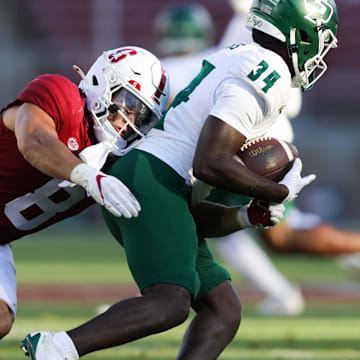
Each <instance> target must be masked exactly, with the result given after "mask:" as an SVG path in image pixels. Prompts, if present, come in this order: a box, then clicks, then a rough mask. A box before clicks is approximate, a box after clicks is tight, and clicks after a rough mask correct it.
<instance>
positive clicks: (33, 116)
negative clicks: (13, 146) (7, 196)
mask: <svg viewBox="0 0 360 360" xmlns="http://www.w3.org/2000/svg"><path fill="white" fill-rule="evenodd" d="M14 131H15V135H16V139H17V144H18V149H19V151H20V152H21V154H22V155H23V156H24V158H25V160H26V161H28V162H29V163H30V164H31V165H32V166H34V167H36V168H37V169H39V170H40V171H41V172H43V173H45V174H47V175H49V176H51V177H55V178H59V179H65V180H70V174H71V172H72V170H73V169H74V168H75V167H76V166H77V165H79V164H81V163H82V161H81V160H80V159H79V158H77V157H76V156H75V155H73V154H72V153H71V152H70V151H69V150H68V149H67V147H66V146H65V145H64V144H63V143H62V142H61V141H60V140H59V138H58V134H57V132H56V128H55V123H54V121H53V119H52V118H51V117H50V116H49V115H48V114H47V113H46V112H45V111H44V110H42V109H41V108H39V107H38V106H36V105H33V104H30V103H24V104H22V105H21V106H20V107H19V108H18V111H17V114H16V120H15V122H14Z"/></svg>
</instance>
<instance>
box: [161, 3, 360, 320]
mask: <svg viewBox="0 0 360 360" xmlns="http://www.w3.org/2000/svg"><path fill="white" fill-rule="evenodd" d="M230 4H231V6H232V8H233V10H234V15H233V17H232V19H231V20H230V22H229V24H228V26H227V28H226V30H225V32H224V35H223V36H222V38H221V40H220V42H219V45H218V46H215V45H214V39H215V34H214V26H213V21H212V17H211V15H210V13H209V12H208V11H207V10H206V8H204V7H203V6H201V5H199V4H194V3H185V4H178V5H173V6H169V7H167V8H165V9H164V10H163V11H162V12H161V13H160V14H159V15H158V16H157V18H156V21H155V25H154V33H155V36H156V38H157V40H158V43H157V44H158V52H159V53H160V54H162V55H163V56H164V57H163V58H162V61H163V63H164V65H165V67H166V69H167V71H168V73H169V76H170V82H171V86H170V98H173V97H174V96H175V95H176V94H177V93H178V92H179V91H180V90H181V89H183V88H184V87H185V86H187V85H188V84H189V83H190V81H191V80H192V78H193V77H194V75H195V74H197V73H198V72H199V70H200V68H201V62H202V59H204V58H205V57H206V56H207V54H209V53H211V52H214V51H216V50H217V49H218V48H222V47H226V46H230V45H232V44H233V43H237V42H252V37H251V32H250V31H249V30H248V29H247V28H246V26H245V16H246V13H247V10H248V8H249V7H250V4H251V1H249V0H231V1H230ZM301 104H302V99H301V92H300V90H299V89H292V92H291V97H290V102H289V104H288V105H287V107H286V108H285V109H284V112H283V113H282V114H281V115H280V118H279V120H278V121H277V123H276V125H275V126H274V128H273V129H272V130H271V132H270V133H269V135H271V136H274V137H278V138H282V139H284V140H286V141H289V142H292V141H293V138H294V134H293V129H292V126H291V123H290V121H289V119H291V118H294V117H296V116H297V115H298V114H299V112H300V109H301ZM210 199H211V200H215V199H216V200H217V201H219V202H222V203H226V204H228V205H230V204H235V203H236V202H238V203H239V201H244V199H239V198H238V197H236V196H235V197H234V195H231V194H225V193H224V192H221V191H219V190H217V191H215V193H213V194H212V196H211V197H210ZM256 237H261V238H262V239H263V240H265V242H266V243H267V244H268V245H269V246H270V247H271V248H273V249H274V250H275V251H280V252H284V253H286V252H288V253H291V252H305V253H311V254H316V255H326V256H327V255H338V254H348V253H354V252H359V251H360V247H359V246H360V235H359V234H357V233H353V232H345V231H342V230H338V229H336V228H335V227H333V226H331V225H329V224H324V223H323V222H322V221H321V219H320V218H319V217H318V216H317V215H315V214H304V213H302V212H301V211H300V210H298V209H296V208H295V207H294V206H293V205H292V206H291V208H290V209H288V211H287V218H286V221H283V222H282V223H281V224H280V225H278V226H276V227H273V228H271V229H267V230H265V231H262V232H259V231H255V230H243V231H239V232H237V233H234V234H231V235H228V236H226V237H224V238H222V239H221V240H220V239H218V241H215V242H213V244H216V246H217V248H218V251H219V253H220V255H221V256H222V257H223V259H224V260H225V261H226V262H228V263H230V264H231V266H232V267H233V268H234V269H236V270H238V271H239V272H240V273H241V274H242V275H244V276H245V278H246V279H247V280H249V281H250V282H251V283H252V284H253V285H254V286H255V287H256V288H258V289H259V290H261V291H262V292H263V293H264V294H265V299H264V300H263V301H262V302H261V303H259V304H258V311H259V312H260V313H261V314H264V315H297V314H299V313H301V311H302V310H303V308H304V300H303V297H302V294H301V291H300V289H298V288H297V287H296V286H294V285H293V284H291V283H290V282H289V281H288V280H287V279H286V278H285V277H284V276H283V275H282V274H281V273H280V272H279V271H278V270H277V269H276V267H275V266H274V264H273V263H272V262H271V260H270V259H269V257H268V256H267V255H266V254H265V253H264V251H263V249H262V248H261V247H260V246H259V244H258V243H257V242H256V240H255V238H256ZM357 260H358V257H357V255H353V256H351V257H350V258H346V257H345V258H342V264H344V266H346V265H347V264H349V266H352V267H354V266H355V267H356V264H357ZM354 264H355V265H354Z"/></svg>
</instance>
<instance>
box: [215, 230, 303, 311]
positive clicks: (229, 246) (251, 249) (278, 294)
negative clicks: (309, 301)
mask: <svg viewBox="0 0 360 360" xmlns="http://www.w3.org/2000/svg"><path fill="white" fill-rule="evenodd" d="M253 236H254V235H253V234H252V233H251V232H250V231H246V230H243V231H239V232H236V233H233V234H230V235H228V236H225V237H223V238H221V239H220V238H218V239H215V240H214V244H216V247H217V249H218V251H219V253H220V255H221V256H222V258H223V259H224V261H225V262H226V263H227V264H229V265H230V266H231V267H232V268H233V269H235V270H237V271H239V272H240V273H241V274H242V275H244V276H245V278H246V279H247V280H248V281H249V282H250V283H251V284H252V285H254V286H255V287H256V288H258V289H259V290H260V291H262V292H263V293H264V294H265V295H266V299H265V300H264V301H263V302H261V303H260V304H259V305H258V311H259V312H260V313H261V314H263V315H296V314H299V313H300V312H301V311H302V310H303V308H304V301H303V297H302V294H301V292H300V290H298V289H297V288H296V287H295V286H294V285H293V284H292V283H291V282H289V280H287V279H286V277H285V276H284V275H282V274H281V273H280V271H279V270H278V269H277V268H276V267H275V266H274V264H273V263H272V262H271V260H270V259H269V257H268V256H267V255H266V254H265V253H264V251H263V250H262V249H261V247H260V246H259V245H258V244H257V243H256V241H255V240H254V239H253Z"/></svg>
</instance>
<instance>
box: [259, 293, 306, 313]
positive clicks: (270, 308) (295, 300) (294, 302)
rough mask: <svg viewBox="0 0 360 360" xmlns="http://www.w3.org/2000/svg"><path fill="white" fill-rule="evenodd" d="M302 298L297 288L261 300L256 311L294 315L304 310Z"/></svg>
mask: <svg viewBox="0 0 360 360" xmlns="http://www.w3.org/2000/svg"><path fill="white" fill-rule="evenodd" d="M304 306H305V305H304V299H303V296H302V294H301V292H300V290H298V289H297V288H294V289H292V290H291V291H289V292H287V293H286V294H283V295H282V296H277V297H268V298H267V299H265V300H264V301H262V302H261V303H260V304H259V305H258V307H257V311H258V313H259V314H260V315H264V316H296V315H299V314H301V312H302V311H303V310H304Z"/></svg>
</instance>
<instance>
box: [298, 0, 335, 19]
mask: <svg viewBox="0 0 360 360" xmlns="http://www.w3.org/2000/svg"><path fill="white" fill-rule="evenodd" d="M305 6H306V8H307V9H308V11H309V13H308V14H307V15H306V16H305V19H307V20H309V21H311V22H312V23H313V24H315V25H319V24H318V22H321V24H327V23H328V22H329V21H330V19H331V18H332V16H333V13H334V8H333V7H332V5H331V4H330V3H329V2H328V1H327V0H305ZM315 19H316V20H315Z"/></svg>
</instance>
